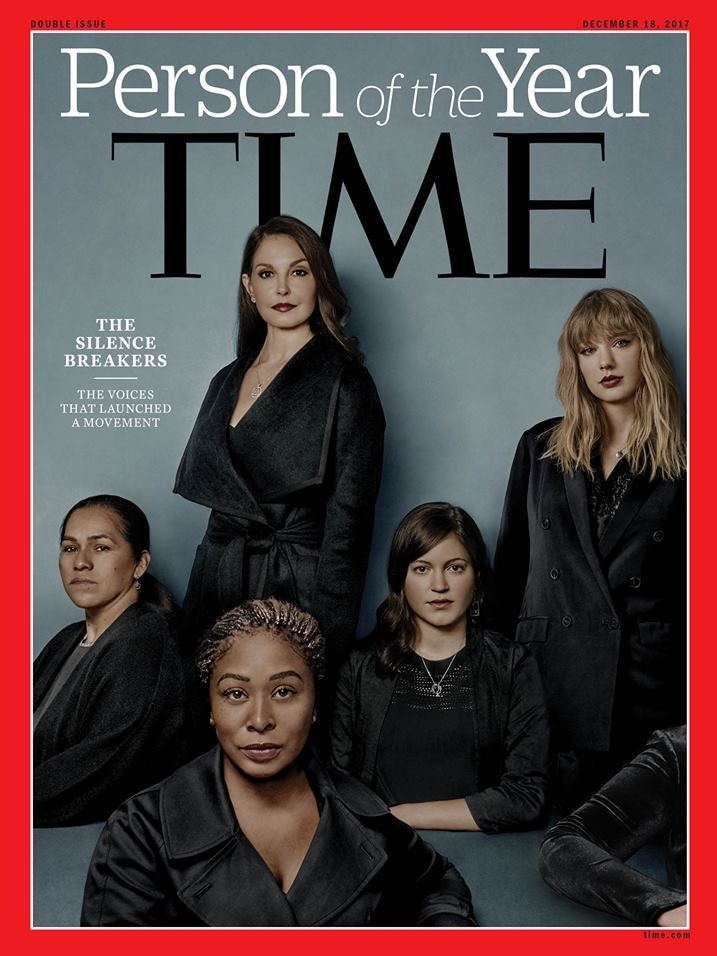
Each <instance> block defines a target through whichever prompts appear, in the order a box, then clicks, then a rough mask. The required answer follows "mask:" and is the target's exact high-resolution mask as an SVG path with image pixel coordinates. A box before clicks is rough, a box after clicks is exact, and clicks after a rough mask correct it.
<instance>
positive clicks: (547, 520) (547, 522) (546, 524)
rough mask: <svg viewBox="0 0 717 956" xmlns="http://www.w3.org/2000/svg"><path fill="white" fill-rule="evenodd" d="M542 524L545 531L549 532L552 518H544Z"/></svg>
mask: <svg viewBox="0 0 717 956" xmlns="http://www.w3.org/2000/svg"><path fill="white" fill-rule="evenodd" d="M540 523H541V524H542V526H543V528H545V530H546V531H547V530H548V528H549V527H550V518H543V520H542V521H541V522H540Z"/></svg>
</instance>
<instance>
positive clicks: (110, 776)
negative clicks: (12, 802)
mask: <svg viewBox="0 0 717 956" xmlns="http://www.w3.org/2000/svg"><path fill="white" fill-rule="evenodd" d="M84 632H85V624H84V622H82V623H78V624H70V625H69V627H66V628H64V629H63V630H62V631H60V633H59V634H56V635H55V637H53V638H52V640H51V641H50V642H49V644H47V645H46V647H45V648H44V649H43V650H42V651H41V653H40V654H39V656H38V658H37V660H36V661H35V665H34V695H35V700H36V701H37V702H38V703H39V702H40V701H41V700H42V699H43V697H44V696H45V693H46V692H47V690H48V688H49V687H50V685H51V684H52V682H53V680H54V678H55V676H56V675H57V673H58V671H59V670H60V668H61V667H62V665H63V664H64V663H65V661H66V660H67V658H68V657H69V656H70V654H71V653H72V651H73V650H74V648H75V647H76V646H77V644H79V642H80V641H81V640H82V637H83V635H84ZM185 706H186V700H185V691H184V681H183V677H182V665H181V661H180V656H179V650H178V647H177V644H176V638H175V636H174V634H173V633H172V632H171V630H170V628H169V626H168V624H167V620H166V618H165V617H164V615H162V614H160V613H158V612H157V611H154V610H152V609H150V608H148V607H146V606H144V605H142V604H133V605H131V606H130V607H129V608H127V610H126V611H124V613H123V614H121V615H120V616H119V617H118V618H117V620H116V621H114V622H113V623H112V624H111V625H110V626H109V627H108V628H107V630H106V631H105V632H104V633H103V634H102V635H101V637H100V638H99V640H98V641H97V642H96V643H95V644H94V645H93V646H92V647H91V648H90V649H89V650H88V651H87V652H86V654H85V655H84V657H83V658H82V660H81V661H80V662H79V663H78V665H77V667H76V668H75V669H74V670H73V671H72V673H71V674H70V676H69V678H68V680H67V681H66V683H65V684H64V685H63V687H62V688H61V690H60V691H59V693H58V694H57V696H56V697H55V699H54V700H53V701H52V703H51V704H50V706H49V707H48V709H47V711H46V712H45V714H44V715H43V716H42V717H41V718H40V720H39V722H38V724H37V727H36V728H35V735H34V742H33V756H34V790H33V798H34V825H35V826H36V827H52V826H76V825H78V824H83V823H95V822H98V821H101V820H106V819H107V817H108V816H109V815H110V813H111V812H112V811H113V810H114V809H115V808H116V807H118V806H119V804H120V803H121V802H122V801H123V800H126V799H127V797H128V796H130V794H132V793H135V791H137V790H139V789H140V788H142V787H145V786H147V784H149V783H153V782H154V781H155V780H159V779H161V778H162V777H164V776H166V775H167V774H168V773H170V772H171V771H172V770H173V769H174V768H175V767H177V766H178V765H179V764H180V763H182V762H183V761H184V760H185V759H186V757H187V752H186V751H185V740H184V730H183V727H184V712H185Z"/></svg>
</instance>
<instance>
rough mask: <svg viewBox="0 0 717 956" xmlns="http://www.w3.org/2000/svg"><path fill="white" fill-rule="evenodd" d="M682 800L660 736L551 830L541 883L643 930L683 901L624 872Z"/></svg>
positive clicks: (674, 765) (673, 763)
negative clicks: (627, 860) (629, 861)
mask: <svg viewBox="0 0 717 956" xmlns="http://www.w3.org/2000/svg"><path fill="white" fill-rule="evenodd" d="M684 800H685V780H684V774H683V773H681V772H680V767H679V763H678V761H677V759H676V757H675V753H674V750H673V749H672V747H671V746H670V745H669V743H668V741H667V739H666V736H665V734H663V733H658V734H655V735H653V736H652V737H651V738H650V741H649V743H648V746H647V747H646V749H645V750H643V751H642V753H640V754H638V756H637V757H635V758H634V760H632V761H631V762H630V763H628V764H627V765H626V766H625V767H623V769H622V770H621V771H619V773H617V774H616V775H615V776H614V777H613V778H612V779H611V780H609V781H608V782H607V783H606V784H605V786H604V787H602V789H600V790H599V791H598V792H597V793H596V794H595V795H594V796H593V797H591V798H590V800H588V801H587V802H586V803H584V804H583V806H582V807H580V808H579V809H578V810H576V811H575V812H574V813H571V814H570V815H569V816H568V817H566V818H565V819H564V820H561V821H560V823H558V824H557V826H555V827H553V828H552V830H550V831H549V832H548V834H547V836H546V838H545V840H544V841H543V845H542V847H541V851H540V872H541V874H542V876H543V879H544V880H545V881H546V882H547V883H548V884H549V885H550V886H552V887H553V889H554V890H557V891H558V892H559V893H562V894H563V895H564V896H567V897H569V898H570V899H572V900H575V901H576V902H578V903H584V904H585V905H586V906H592V907H594V908H595V909H600V910H606V911H607V912H609V913H616V914H617V915H618V916H622V917H624V918H626V919H629V920H633V921H634V922H635V923H639V924H641V925H644V926H650V925H654V924H655V923H656V921H657V917H658V916H659V915H660V913H663V912H664V911H665V910H668V909H672V908H673V907H675V906H680V905H681V904H683V903H685V901H686V896H685V893H684V892H683V891H682V890H677V889H669V888H666V887H664V886H662V885H661V884H659V883H657V882H656V881H655V880H653V879H651V878H650V877H648V876H645V875H644V874H642V873H640V872H638V871H637V870H634V869H632V867H630V866H627V865H626V863H625V860H626V859H628V858H629V857H630V856H632V854H633V853H635V852H636V851H637V850H638V849H639V848H640V847H641V846H644V845H645V844H646V843H648V842H650V841H651V840H654V839H655V838H656V837H658V836H660V835H662V834H664V833H665V832H666V831H667V830H668V829H669V828H670V825H671V823H672V821H673V818H674V815H675V812H676V810H677V809H678V808H679V806H680V803H681V802H682V803H684Z"/></svg>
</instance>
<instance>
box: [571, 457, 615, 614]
mask: <svg viewBox="0 0 717 956" xmlns="http://www.w3.org/2000/svg"><path fill="white" fill-rule="evenodd" d="M563 484H564V486H565V494H566V495H567V499H568V505H569V507H570V514H571V515H572V519H573V524H574V525H575V530H576V532H577V535H578V539H579V541H580V545H581V547H582V549H583V553H584V554H585V558H586V560H587V562H588V565H589V566H590V569H591V571H592V572H593V575H594V577H595V580H596V581H597V583H598V585H599V587H600V591H601V592H602V595H603V597H604V599H605V601H606V602H607V604H608V605H609V606H610V607H612V597H611V595H610V587H609V585H608V582H607V579H606V577H605V572H604V571H603V569H602V565H601V563H600V557H599V555H598V552H597V551H596V550H595V545H594V544H593V535H592V528H591V526H590V512H589V510H588V492H587V488H586V486H585V473H584V472H583V471H581V470H580V469H577V470H576V471H573V472H567V471H566V472H563ZM613 520H614V519H613Z"/></svg>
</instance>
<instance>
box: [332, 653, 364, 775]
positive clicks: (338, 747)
mask: <svg viewBox="0 0 717 956" xmlns="http://www.w3.org/2000/svg"><path fill="white" fill-rule="evenodd" d="M358 667H359V658H358V654H357V652H355V651H354V653H353V654H352V655H351V656H350V657H349V659H348V660H346V661H344V663H343V665H342V667H341V670H340V671H339V675H338V679H337V681H336V690H335V695H334V699H333V703H332V712H331V730H330V735H329V755H330V758H331V763H332V765H333V766H334V767H336V768H337V769H339V770H344V771H346V773H352V774H353V775H354V776H357V777H358V776H360V774H359V773H357V768H356V767H355V765H354V764H355V760H354V742H355V740H356V720H355V716H356V713H355V711H356V701H355V699H354V698H355V695H356V672H357V669H358Z"/></svg>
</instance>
